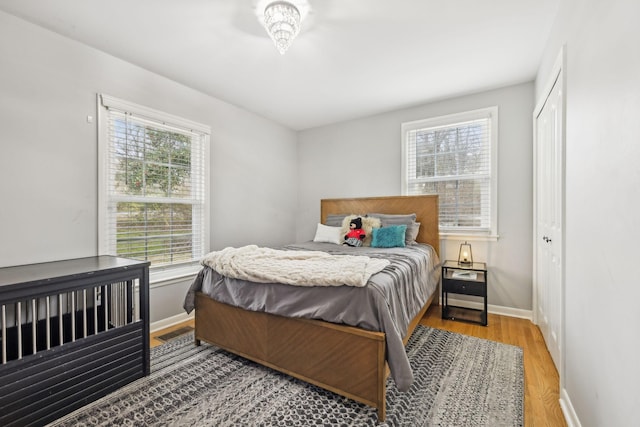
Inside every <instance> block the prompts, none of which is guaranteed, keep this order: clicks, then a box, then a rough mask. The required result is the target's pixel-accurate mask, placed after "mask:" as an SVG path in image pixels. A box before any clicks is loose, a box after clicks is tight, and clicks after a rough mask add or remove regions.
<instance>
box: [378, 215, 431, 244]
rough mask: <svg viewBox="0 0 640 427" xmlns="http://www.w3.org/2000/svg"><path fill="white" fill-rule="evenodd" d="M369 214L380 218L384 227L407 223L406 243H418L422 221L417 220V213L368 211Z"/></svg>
mask: <svg viewBox="0 0 640 427" xmlns="http://www.w3.org/2000/svg"><path fill="white" fill-rule="evenodd" d="M367 216H372V217H376V218H380V222H381V223H382V226H383V227H389V226H392V225H403V224H404V225H406V226H407V232H406V234H405V242H404V243H405V245H413V244H414V243H416V237H417V236H418V231H420V223H419V222H416V214H414V213H412V214H382V213H368V214H367Z"/></svg>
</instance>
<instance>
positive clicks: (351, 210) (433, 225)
mask: <svg viewBox="0 0 640 427" xmlns="http://www.w3.org/2000/svg"><path fill="white" fill-rule="evenodd" d="M369 212H371V213H374V212H375V213H383V214H412V213H415V214H416V221H417V222H419V223H420V231H419V233H418V237H417V238H416V241H417V242H419V243H427V244H429V245H431V246H433V248H434V249H435V250H436V252H437V253H438V255H440V232H439V230H438V196H437V195H421V196H388V197H361V198H352V199H322V200H320V219H321V221H322V223H323V224H324V223H325V221H326V219H327V215H338V214H347V215H349V214H357V215H366V214H367V213H369Z"/></svg>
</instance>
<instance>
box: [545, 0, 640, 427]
mask: <svg viewBox="0 0 640 427" xmlns="http://www.w3.org/2000/svg"><path fill="white" fill-rule="evenodd" d="M638 17H640V2H638V1H632V0H609V1H607V2H599V1H589V0H566V1H564V2H563V4H562V8H561V10H560V13H559V16H558V18H557V21H556V24H555V26H554V31H553V33H552V35H551V37H550V39H549V42H548V45H547V49H546V51H545V57H544V60H543V62H542V65H541V67H540V71H539V73H538V79H537V84H536V92H537V93H538V96H540V92H541V91H542V86H543V85H544V84H545V82H546V80H547V79H548V74H549V72H550V68H551V65H552V64H553V61H554V59H555V57H556V56H557V54H558V52H559V50H560V48H561V46H563V45H564V46H565V49H566V72H567V76H566V83H567V85H566V202H565V205H566V219H565V222H566V226H565V229H566V232H565V234H566V235H565V261H566V274H565V301H566V303H565V334H564V335H565V337H566V338H565V366H564V374H563V377H562V378H561V388H562V390H561V393H562V394H563V399H564V401H563V403H564V404H565V405H566V406H567V408H568V411H567V413H568V414H569V420H570V425H572V424H573V425H582V426H628V425H637V423H638V420H639V419H640V393H638V381H639V380H640V364H639V363H638V354H640V334H639V332H638V327H639V325H640V309H639V308H638V301H640V286H639V285H640V281H639V280H638V276H637V275H636V274H634V273H635V270H636V268H635V266H636V265H637V264H638V262H637V261H636V260H637V259H638V258H639V257H640V251H639V250H638V242H639V241H640V227H638V210H639V209H640V203H639V202H638V197H637V196H636V195H637V194H638V187H639V186H640V167H638V159H640V120H639V119H638V118H639V117H640V48H639V45H638V41H639V40H640V26H639V25H638V22H637V21H638Z"/></svg>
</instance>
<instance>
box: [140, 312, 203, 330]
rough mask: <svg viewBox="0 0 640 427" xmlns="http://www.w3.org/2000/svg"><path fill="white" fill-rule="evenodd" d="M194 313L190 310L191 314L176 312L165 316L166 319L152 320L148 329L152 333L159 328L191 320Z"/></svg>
mask: <svg viewBox="0 0 640 427" xmlns="http://www.w3.org/2000/svg"><path fill="white" fill-rule="evenodd" d="M194 314H195V313H194V312H191V314H187V313H180V314H176V315H175V316H171V317H167V318H166V319H162V320H157V321H155V322H152V323H151V325H149V329H150V331H151V333H153V332H156V331H159V330H161V329H165V328H168V327H171V326H173V325H177V324H178V323H182V322H186V321H188V320H191V319H193V318H194Z"/></svg>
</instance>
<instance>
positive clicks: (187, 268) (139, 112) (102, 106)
mask: <svg viewBox="0 0 640 427" xmlns="http://www.w3.org/2000/svg"><path fill="white" fill-rule="evenodd" d="M108 108H113V109H115V110H117V111H125V112H127V114H129V113H130V114H131V115H133V116H134V117H138V118H140V119H142V120H144V121H151V122H156V123H158V124H161V125H164V126H167V125H168V126H171V127H175V128H176V129H183V130H186V131H190V132H196V133H200V134H201V135H202V137H203V141H202V143H203V147H202V150H203V162H202V168H203V174H202V179H203V181H204V182H202V183H199V185H202V187H203V192H204V206H203V213H202V220H201V221H200V223H199V224H192V229H194V230H195V229H196V228H197V229H198V233H199V234H201V235H202V252H203V253H202V254H201V255H204V254H206V253H207V252H208V251H209V250H210V249H209V248H210V242H209V240H210V237H209V234H210V232H209V231H210V197H208V195H209V187H210V184H209V182H210V179H209V178H210V154H209V153H210V137H211V128H210V127H209V126H207V125H204V124H201V123H197V122H194V121H191V120H188V119H185V118H182V117H179V116H175V115H172V114H169V113H165V112H162V111H159V110H155V109H152V108H149V107H145V106H142V105H138V104H135V103H133V102H130V101H126V100H122V99H119V98H116V97H113V96H110V95H106V94H101V93H98V94H97V112H98V123H97V125H98V253H99V254H100V255H116V254H114V253H112V248H110V240H111V239H110V238H111V236H112V233H113V232H114V230H111V229H110V228H109V214H108V213H107V212H108V206H109V202H110V197H109V192H108V191H107V186H108V185H109V183H110V178H109V169H110V165H109V154H108V153H109V149H110V146H111V141H110V140H109V135H108V126H109V125H108V123H109V111H108ZM200 230H201V231H200ZM196 258H197V259H194V260H192V261H190V262H184V263H180V264H175V265H162V266H153V265H151V267H150V269H149V278H150V282H151V283H154V282H160V281H171V280H175V279H180V278H183V277H187V276H190V275H193V274H196V273H197V272H198V271H199V270H200V268H201V266H200V264H199V258H200V255H198V256H196Z"/></svg>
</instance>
